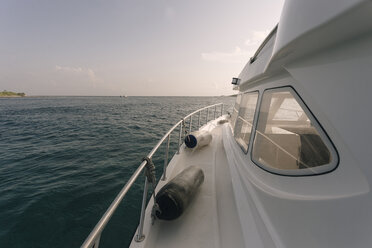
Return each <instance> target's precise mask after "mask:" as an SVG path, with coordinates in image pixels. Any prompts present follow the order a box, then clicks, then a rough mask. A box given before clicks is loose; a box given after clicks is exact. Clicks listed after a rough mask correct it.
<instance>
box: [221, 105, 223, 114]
mask: <svg viewBox="0 0 372 248" xmlns="http://www.w3.org/2000/svg"><path fill="white" fill-rule="evenodd" d="M222 115H223V103H222V104H221V116H222Z"/></svg>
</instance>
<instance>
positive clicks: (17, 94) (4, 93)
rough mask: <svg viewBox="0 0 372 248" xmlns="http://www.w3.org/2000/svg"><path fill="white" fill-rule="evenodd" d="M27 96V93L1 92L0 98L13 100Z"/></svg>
mask: <svg viewBox="0 0 372 248" xmlns="http://www.w3.org/2000/svg"><path fill="white" fill-rule="evenodd" d="M25 96H26V94H25V93H23V92H22V93H16V92H13V91H6V90H4V91H2V92H0V97H3V98H13V97H25Z"/></svg>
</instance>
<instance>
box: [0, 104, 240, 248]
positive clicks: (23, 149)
mask: <svg viewBox="0 0 372 248" xmlns="http://www.w3.org/2000/svg"><path fill="white" fill-rule="evenodd" d="M233 101H234V98H231V97H128V98H120V97H38V98H36V97H29V98H13V99H4V98H3V99H2V98H0V247H80V245H81V244H82V242H83V241H84V240H85V238H86V237H87V235H88V234H89V233H90V231H91V230H92V228H93V227H94V225H95V224H96V223H97V222H98V220H99V219H100V218H101V216H102V214H103V213H104V212H105V210H106V209H107V207H108V206H109V205H110V203H111V202H112V200H113V199H114V198H115V196H116V195H117V193H118V192H119V191H120V189H121V188H122V186H123V185H124V184H125V182H126V181H127V180H128V179H129V177H130V176H131V174H132V172H133V171H134V170H135V169H136V167H137V166H139V164H140V162H141V159H142V157H143V156H145V155H147V154H148V153H149V152H150V150H151V149H152V147H153V146H154V145H155V144H156V143H157V141H158V140H159V139H160V138H161V137H162V136H163V135H164V134H165V132H166V131H167V130H168V129H169V128H170V127H171V126H172V125H173V124H174V123H176V122H177V121H178V120H180V118H182V117H183V116H185V115H186V114H188V113H190V112H192V111H194V110H196V109H198V108H201V107H204V106H206V105H210V104H214V103H218V102H224V103H225V104H227V105H228V106H226V107H225V108H226V109H231V106H232V104H233ZM176 136H177V134H176V133H175V134H174V135H173V136H172V141H171V142H172V143H171V153H170V155H171V154H174V152H175V151H176V143H177V141H176V140H177V137H176ZM160 151H161V152H160V153H159V154H157V156H155V157H154V162H155V165H156V166H157V175H158V177H157V178H159V175H160V174H161V173H162V171H161V169H162V166H163V151H164V149H163V148H161V149H160ZM143 181H144V178H143V177H142V178H139V180H137V182H136V185H135V187H133V188H132V189H131V190H130V191H129V194H128V195H127V197H126V198H125V199H124V201H123V202H122V204H121V205H120V206H119V208H118V210H117V212H116V214H115V215H114V216H113V218H112V219H111V221H110V222H109V224H108V226H107V227H106V229H105V231H104V232H103V235H102V238H101V245H100V247H127V246H128V245H129V243H130V241H131V238H132V237H133V234H134V231H135V229H136V228H137V225H138V220H139V213H140V211H139V208H140V202H141V194H142V188H143V187H142V185H143Z"/></svg>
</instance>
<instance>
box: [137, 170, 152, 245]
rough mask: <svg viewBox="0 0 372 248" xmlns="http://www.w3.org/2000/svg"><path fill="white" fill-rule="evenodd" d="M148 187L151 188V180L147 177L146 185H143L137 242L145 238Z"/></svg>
mask: <svg viewBox="0 0 372 248" xmlns="http://www.w3.org/2000/svg"><path fill="white" fill-rule="evenodd" d="M148 188H149V182H148V181H147V177H146V178H145V186H144V187H143V196H142V206H141V217H140V223H139V226H138V233H137V235H136V238H135V241H137V242H141V241H143V240H144V239H145V235H144V234H143V224H144V221H145V209H146V199H147V190H148Z"/></svg>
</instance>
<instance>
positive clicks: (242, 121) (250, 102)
mask: <svg viewBox="0 0 372 248" xmlns="http://www.w3.org/2000/svg"><path fill="white" fill-rule="evenodd" d="M257 100H258V92H250V93H245V94H243V95H242V98H241V102H240V109H239V113H238V116H237V119H236V123H235V130H234V137H235V139H236V141H237V142H238V144H239V145H240V146H241V147H242V149H243V150H244V151H245V152H247V151H248V144H249V140H250V137H251V132H252V126H253V119H254V113H255V110H256V106H257Z"/></svg>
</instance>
